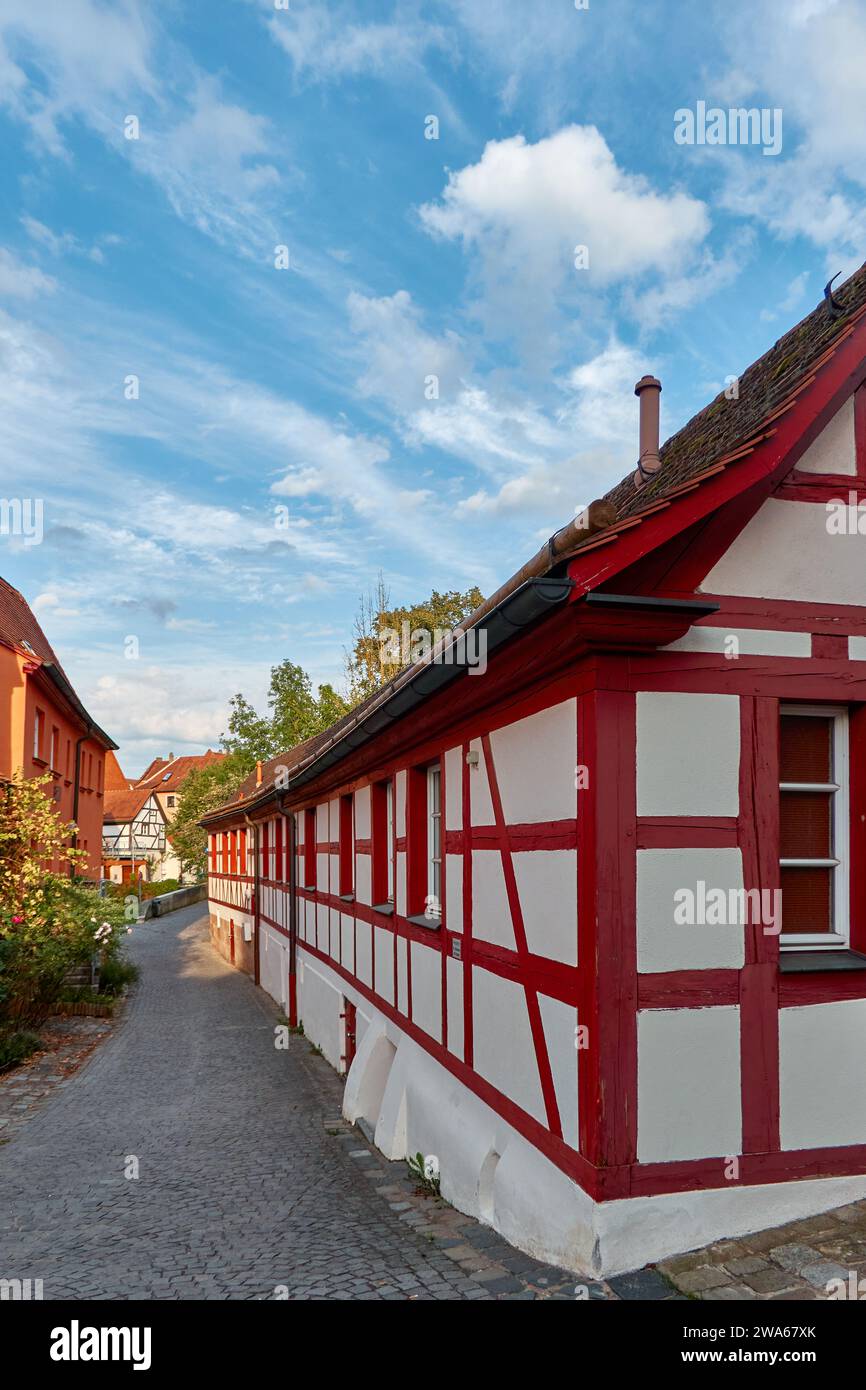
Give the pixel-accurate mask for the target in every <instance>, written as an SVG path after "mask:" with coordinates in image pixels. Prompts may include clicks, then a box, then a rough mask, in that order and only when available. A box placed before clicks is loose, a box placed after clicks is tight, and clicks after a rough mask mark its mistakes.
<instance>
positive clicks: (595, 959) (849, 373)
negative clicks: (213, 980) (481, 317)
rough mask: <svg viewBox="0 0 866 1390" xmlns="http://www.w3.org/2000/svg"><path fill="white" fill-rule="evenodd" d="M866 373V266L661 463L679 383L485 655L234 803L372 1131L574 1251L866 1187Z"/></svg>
mask: <svg viewBox="0 0 866 1390" xmlns="http://www.w3.org/2000/svg"><path fill="white" fill-rule="evenodd" d="M732 365H733V364H732ZM864 383H866V268H864V269H862V270H861V271H859V272H857V274H855V275H854V276H853V277H852V278H851V279H850V280H849V281H848V282H847V284H846V285H845V286H844V287H843V289H842V290H841V291H840V292H839V293H838V294H837V296H836V298H835V299H830V298H828V299H827V300H826V301H825V302H823V303H822V304H821V305H820V306H819V307H818V308H817V309H816V310H815V311H814V312H813V313H812V314H810V315H809V316H808V317H807V318H806V319H805V320H803V322H802V323H801V324H799V325H798V326H797V327H796V328H794V329H793V330H792V331H791V332H789V333H788V334H786V335H785V337H783V338H782V339H781V340H780V341H779V342H778V343H777V344H776V345H775V346H774V347H773V348H772V349H771V350H770V351H769V352H768V353H767V354H766V355H765V356H764V357H762V358H761V359H760V360H759V361H758V362H756V363H755V364H753V365H752V366H751V367H750V368H748V370H746V371H745V372H744V373H743V374H742V376H741V377H740V379H739V381H737V382H734V383H733V384H732V385H731V386H730V387H729V389H728V390H727V391H726V392H725V393H723V394H722V395H720V396H719V397H718V398H717V399H716V400H714V401H713V402H712V404H711V405H709V406H708V407H707V408H706V409H705V410H703V411H702V412H701V413H700V414H698V415H697V416H695V418H694V419H693V420H691V421H690V422H689V423H688V424H687V425H686V426H685V427H684V428H683V429H681V430H680V431H679V432H678V433H677V434H675V435H674V436H673V437H672V438H670V439H669V440H668V442H667V444H666V445H665V446H664V447H663V448H662V449H661V450H660V451H659V447H658V401H659V390H660V386H659V383H658V382H657V381H656V380H655V379H654V378H651V377H647V378H644V379H643V380H642V381H641V382H639V383H638V386H637V388H636V390H637V393H638V395H639V397H640V446H639V458H640V461H639V464H638V467H637V469H636V470H635V472H634V473H633V474H630V475H629V476H628V477H627V478H626V479H624V480H623V481H622V482H621V483H620V484H619V485H618V486H617V487H615V488H614V489H613V490H612V491H611V492H610V493H609V494H608V496H607V497H606V498H605V499H603V501H602V502H600V503H597V504H593V505H592V506H591V507H590V508H588V510H587V512H586V513H584V514H582V515H581V516H580V517H578V518H577V519H576V520H575V521H573V522H571V523H569V525H567V526H566V527H565V528H564V529H563V530H562V531H560V532H558V533H557V534H556V535H554V536H553V537H552V538H551V540H550V542H549V543H548V545H546V546H545V547H543V548H542V550H541V551H540V552H539V554H538V555H537V556H536V557H535V558H534V559H533V560H531V561H530V562H528V563H527V564H526V565H524V567H523V568H522V569H521V570H520V571H519V572H518V573H517V575H515V576H514V578H513V579H512V580H510V581H509V582H508V583H506V584H505V585H504V586H503V587H502V588H501V589H500V590H499V591H498V592H497V593H496V594H495V595H493V597H492V598H491V599H489V600H488V601H487V602H486V603H485V604H484V605H483V606H482V607H481V608H480V609H479V610H478V611H477V612H476V614H474V615H473V616H472V618H470V619H469V620H468V623H467V625H466V626H467V627H468V628H470V629H471V630H472V631H473V632H474V633H475V634H476V637H480V636H482V635H483V639H484V642H485V643H486V651H487V661H486V670H485V671H484V673H483V675H482V674H481V673H480V671H479V672H478V673H472V672H471V671H467V669H466V666H465V663H464V664H463V665H461V663H460V661H459V660H455V659H453V655H454V647H453V644H452V645H451V646H450V647H449V646H448V644H446V647H445V648H444V649H440V650H439V651H438V652H434V653H433V655H432V656H431V657H430V659H428V660H426V661H423V662H419V663H417V664H415V665H413V666H411V667H409V668H408V669H407V670H405V671H403V672H402V673H401V674H400V675H399V676H398V677H397V678H396V680H394V681H393V682H392V683H391V684H390V685H388V686H387V687H386V688H384V689H383V690H382V691H380V692H379V693H378V694H377V695H376V696H374V697H373V698H372V699H371V700H369V701H368V702H367V703H366V704H364V705H362V706H360V707H359V708H358V709H356V710H355V711H353V712H352V713H351V714H350V715H349V716H347V717H346V718H345V719H344V720H342V721H341V722H340V723H338V724H336V725H335V726H334V727H333V728H332V729H331V730H329V731H328V732H327V733H325V734H323V735H321V736H319V737H318V738H316V739H314V740H312V741H310V742H309V743H307V744H304V745H301V746H300V747H298V748H296V749H294V750H292V751H291V752H287V754H286V755H285V756H284V757H283V758H280V759H277V760H275V761H274V762H272V763H268V764H266V765H264V766H263V767H260V768H259V769H258V770H257V773H256V774H255V775H254V776H253V777H251V778H250V779H249V781H248V782H247V783H246V784H245V785H244V786H243V787H242V788H241V790H240V793H239V795H238V798H237V800H236V801H234V802H233V803H231V804H229V805H226V806H224V807H223V808H221V810H220V811H218V812H216V813H213V814H212V815H210V816H209V817H208V818H207V819H206V821H205V824H206V826H207V829H208V831H209V838H210V863H209V897H210V920H211V929H212V934H213V937H214V940H215V942H216V943H217V945H218V947H219V948H220V949H222V950H223V951H224V952H225V953H226V954H227V955H228V954H233V957H234V959H235V962H236V964H238V965H239V966H241V967H242V968H244V969H247V970H249V971H250V972H251V973H252V974H253V975H254V977H255V979H256V980H257V981H259V982H260V983H261V985H262V986H263V987H264V988H265V989H266V990H267V991H268V992H269V993H270V994H271V995H272V996H273V997H274V999H276V1000H278V1001H279V1002H281V1003H282V1004H283V1005H284V1007H285V1008H286V1009H287V1010H288V1013H289V1016H290V1018H291V1019H292V1021H297V1020H299V1019H302V1020H303V1025H304V1030H305V1032H306V1035H307V1036H308V1037H309V1038H310V1039H312V1040H313V1041H314V1042H315V1043H316V1044H318V1045H319V1047H321V1049H322V1050H323V1052H324V1054H325V1056H326V1057H327V1058H328V1059H329V1061H330V1062H331V1063H332V1064H333V1065H334V1066H335V1067H336V1068H338V1069H340V1070H341V1071H343V1072H345V1073H346V1074H347V1075H346V1088H345V1100H344V1105H345V1113H346V1115H347V1116H348V1117H349V1118H350V1119H353V1120H355V1119H363V1120H365V1121H366V1122H367V1124H368V1125H369V1126H370V1128H371V1130H372V1131H373V1133H374V1134H375V1141H376V1143H377V1145H378V1146H379V1148H380V1149H381V1150H382V1151H383V1152H384V1153H385V1154H387V1155H388V1156H389V1157H392V1158H400V1157H403V1156H405V1155H406V1154H407V1153H415V1152H417V1151H421V1152H423V1153H424V1154H427V1155H435V1156H436V1157H437V1159H438V1163H439V1166H440V1172H441V1184H442V1192H443V1194H444V1195H445V1196H446V1197H447V1198H448V1199H449V1200H450V1201H451V1202H453V1203H454V1204H455V1205H457V1206H458V1207H460V1208H461V1209H463V1210H465V1211H467V1212H470V1213H473V1214H474V1215H476V1216H479V1217H481V1218H482V1219H483V1220H485V1221H487V1222H489V1223H491V1224H492V1225H493V1226H495V1227H496V1228H498V1229H499V1230H500V1231H501V1232H503V1233H504V1234H505V1235H506V1236H507V1237H508V1238H509V1239H511V1240H513V1241H514V1242H515V1243H516V1244H518V1245H520V1246H522V1247H524V1248H525V1249H527V1250H529V1251H532V1252H533V1253H536V1254H539V1255H543V1256H544V1257H546V1258H548V1259H552V1260H555V1261H557V1262H559V1263H562V1264H564V1265H566V1266H568V1267H571V1268H575V1269H586V1270H591V1271H593V1272H595V1273H610V1272H615V1271H621V1270H624V1269H628V1268H633V1267H635V1266H637V1265H640V1264H642V1263H643V1262H645V1261H647V1260H652V1259H658V1258H660V1257H662V1256H664V1255H666V1254H669V1253H671V1252H674V1251H677V1250H684V1249H687V1248H690V1247H696V1246H700V1245H703V1244H705V1243H706V1242H708V1241H710V1240H712V1239H715V1238H717V1237H720V1236H734V1235H737V1234H738V1233H744V1232H746V1231H749V1230H755V1229H757V1228H759V1227H763V1226H768V1225H772V1224H775V1223H777V1222H781V1221H785V1220H789V1219H792V1218H795V1217H797V1216H799V1215H806V1214H808V1213H814V1212H818V1211H821V1210H825V1209H827V1208H830V1207H832V1206H835V1205H837V1204H839V1203H842V1202H845V1201H852V1200H855V1199H857V1198H861V1197H863V1196H864V1195H866V1068H864V1065H863V1054H864V1050H866V384H864ZM459 640H460V634H459V633H458V634H457V635H456V636H455V639H454V641H455V643H458V642H459ZM448 651H451V653H452V660H451V661H450V662H449V661H448V660H447V659H446V657H447V652H448Z"/></svg>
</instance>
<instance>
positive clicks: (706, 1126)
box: [637, 1005, 742, 1177]
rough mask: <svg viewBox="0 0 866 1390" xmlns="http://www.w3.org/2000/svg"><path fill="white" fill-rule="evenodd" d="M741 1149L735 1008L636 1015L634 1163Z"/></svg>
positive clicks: (654, 1011) (721, 1154)
mask: <svg viewBox="0 0 866 1390" xmlns="http://www.w3.org/2000/svg"><path fill="white" fill-rule="evenodd" d="M741 1143H742V1119H741V1098H740V1010H739V1007H737V1006H736V1005H731V1006H725V1007H721V1008H711V1009H647V1010H643V1011H642V1012H641V1013H639V1014H638V1124H637V1153H638V1160H639V1162H641V1163H670V1162H672V1161H674V1160H676V1159H688V1158H715V1157H724V1156H725V1155H730V1154H738V1153H739V1152H740V1148H741ZM719 1173H720V1177H721V1175H722V1168H721V1164H720V1167H719Z"/></svg>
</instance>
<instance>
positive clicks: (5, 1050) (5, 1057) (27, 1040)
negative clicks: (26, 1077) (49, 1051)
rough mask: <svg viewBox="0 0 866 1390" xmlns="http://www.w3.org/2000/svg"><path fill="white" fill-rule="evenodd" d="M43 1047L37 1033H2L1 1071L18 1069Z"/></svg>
mask: <svg viewBox="0 0 866 1390" xmlns="http://www.w3.org/2000/svg"><path fill="white" fill-rule="evenodd" d="M41 1046H42V1039H41V1038H40V1037H39V1035H38V1034H37V1033H29V1032H17V1033H0V1071H5V1070H6V1068H7V1067H16V1066H18V1064H19V1063H20V1062H23V1061H24V1060H25V1059H26V1058H27V1057H29V1056H30V1054H31V1053H32V1052H36V1051H37V1050H38V1049H39V1048H40V1047H41Z"/></svg>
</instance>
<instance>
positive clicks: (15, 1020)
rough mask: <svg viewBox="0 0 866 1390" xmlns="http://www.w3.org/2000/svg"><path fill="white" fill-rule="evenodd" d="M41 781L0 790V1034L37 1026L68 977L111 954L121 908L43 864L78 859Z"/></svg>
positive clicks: (69, 830) (70, 829) (70, 830)
mask: <svg viewBox="0 0 866 1390" xmlns="http://www.w3.org/2000/svg"><path fill="white" fill-rule="evenodd" d="M48 780H50V779H48V778H45V777H43V778H35V779H33V780H32V781H27V780H25V779H23V778H20V777H19V778H16V779H15V780H14V781H13V782H12V783H11V784H10V785H9V786H7V787H6V788H5V789H2V790H0V1035H2V1034H4V1033H6V1034H7V1035H8V1034H9V1033H10V1032H12V1031H16V1030H21V1029H26V1028H28V1027H34V1026H38V1024H40V1023H41V1022H42V1021H43V1020H44V1019H45V1018H46V1016H47V1015H48V1014H49V1013H50V1011H51V1007H52V1004H53V1003H54V1001H55V1000H56V998H57V996H58V994H59V993H60V991H61V989H62V987H63V982H64V979H65V977H66V975H67V974H68V972H69V971H70V970H71V969H72V968H73V967H75V966H76V965H81V964H85V963H87V962H89V961H90V960H92V959H93V957H94V956H98V957H99V958H100V959H101V960H109V959H111V958H113V957H114V956H116V955H117V953H118V951H119V949H120V944H121V941H122V940H123V938H124V936H125V934H126V930H127V928H126V923H125V920H124V909H123V904H122V903H119V902H116V901H113V900H103V899H101V898H100V897H99V896H98V895H97V893H96V891H95V889H94V888H93V887H92V886H88V885H86V884H85V883H83V882H81V881H79V880H76V879H74V878H71V877H69V876H68V874H63V873H58V872H54V871H48V870H46V868H45V867H44V866H45V864H46V863H49V864H52V863H53V864H60V865H61V866H63V865H64V864H66V865H68V866H69V867H70V868H71V869H73V870H74V868H75V866H76V865H77V864H78V863H79V862H80V860H81V859H82V858H83V855H82V853H81V852H80V851H79V850H76V849H73V848H72V847H71V845H70V843H69V841H70V839H71V837H72V836H73V835H74V833H75V827H74V825H72V824H66V825H64V824H63V822H62V821H61V820H60V818H59V816H58V815H57V812H56V810H55V809H54V806H53V805H52V803H51V802H50V801H49V800H48V798H47V797H46V795H45V792H44V784H45V782H46V781H48Z"/></svg>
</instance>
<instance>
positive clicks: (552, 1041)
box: [538, 994, 579, 1149]
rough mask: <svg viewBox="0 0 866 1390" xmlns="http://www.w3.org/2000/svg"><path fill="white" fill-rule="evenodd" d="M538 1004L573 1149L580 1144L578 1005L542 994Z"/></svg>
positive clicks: (561, 1114) (561, 1115)
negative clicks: (578, 1113)
mask: <svg viewBox="0 0 866 1390" xmlns="http://www.w3.org/2000/svg"><path fill="white" fill-rule="evenodd" d="M538 1006H539V1009H540V1010H541V1022H542V1025H543V1027H544V1036H545V1039H546V1041H547V1055H548V1058H549V1059H550V1070H551V1072H552V1074H553V1089H554V1091H555V1092H556V1104H557V1106H558V1108H559V1120H560V1124H561V1125H562V1137H563V1139H564V1140H565V1142H566V1144H568V1145H569V1147H570V1148H572V1149H577V1148H578V1147H579V1140H578V1119H577V1048H576V1047H575V1029H576V1027H577V1009H576V1008H575V1007H574V1005H573V1004H564V1003H563V1002H562V1000H561V999H551V998H550V997H549V996H548V995H546V994H539V996H538Z"/></svg>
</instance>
